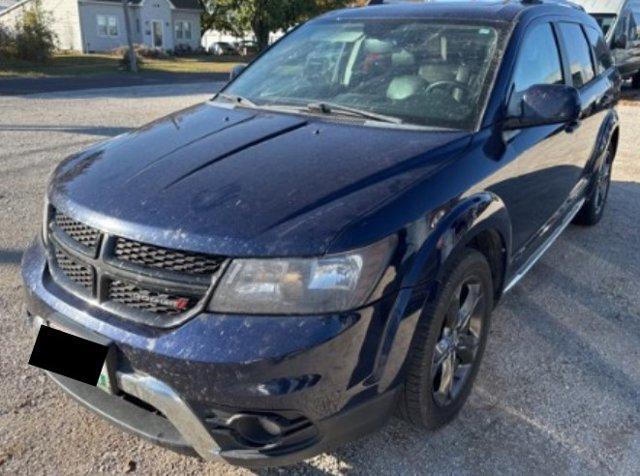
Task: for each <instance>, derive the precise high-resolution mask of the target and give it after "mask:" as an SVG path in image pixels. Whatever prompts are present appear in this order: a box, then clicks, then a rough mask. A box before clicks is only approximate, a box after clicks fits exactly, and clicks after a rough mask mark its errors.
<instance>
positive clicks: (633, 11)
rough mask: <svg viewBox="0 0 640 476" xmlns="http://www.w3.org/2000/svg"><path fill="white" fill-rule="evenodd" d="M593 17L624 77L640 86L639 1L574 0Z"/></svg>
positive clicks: (637, 86)
mask: <svg viewBox="0 0 640 476" xmlns="http://www.w3.org/2000/svg"><path fill="white" fill-rule="evenodd" d="M574 3H577V4H579V5H581V6H582V7H584V9H585V10H586V11H587V13H589V14H590V15H591V16H593V17H594V18H595V19H596V21H597V22H598V24H599V25H600V27H601V28H602V31H603V32H604V35H605V39H606V41H607V44H608V45H609V48H610V49H611V51H612V53H613V58H614V61H615V63H616V66H617V67H618V70H619V71H620V74H621V75H622V77H623V78H624V79H631V80H632V85H633V87H634V88H640V0H574Z"/></svg>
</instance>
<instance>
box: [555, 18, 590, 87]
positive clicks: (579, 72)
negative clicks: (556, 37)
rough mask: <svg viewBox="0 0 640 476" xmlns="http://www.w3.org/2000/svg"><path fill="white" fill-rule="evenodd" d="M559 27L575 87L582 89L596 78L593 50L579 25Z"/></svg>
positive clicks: (569, 24)
mask: <svg viewBox="0 0 640 476" xmlns="http://www.w3.org/2000/svg"><path fill="white" fill-rule="evenodd" d="M558 27H559V29H560V36H561V37H562V42H563V43H564V45H565V49H566V52H567V62H568V63H569V70H570V72H571V80H572V81H573V86H574V87H576V88H581V87H582V86H584V85H585V84H587V83H588V82H589V81H591V80H592V79H593V78H594V77H595V71H594V68H593V61H592V60H591V48H590V47H589V44H588V43H587V38H586V37H585V34H584V32H583V31H582V27H581V26H580V25H578V24H577V23H560V24H559V25H558Z"/></svg>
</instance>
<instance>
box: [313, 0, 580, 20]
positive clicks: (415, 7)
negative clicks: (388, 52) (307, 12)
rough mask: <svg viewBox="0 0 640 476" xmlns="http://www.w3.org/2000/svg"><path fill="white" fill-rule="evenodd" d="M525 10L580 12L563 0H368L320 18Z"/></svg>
mask: <svg viewBox="0 0 640 476" xmlns="http://www.w3.org/2000/svg"><path fill="white" fill-rule="evenodd" d="M526 11H535V12H538V13H540V14H552V13H559V14H567V13H570V12H575V13H581V14H584V12H583V10H582V8H581V7H579V6H577V5H576V4H575V3H572V2H567V1H563V0H520V1H518V0H484V1H483V0H480V1H478V0H476V1H455V0H448V1H447V0H443V1H433V0H426V1H407V0H386V1H385V0H372V2H370V4H369V6H366V7H362V8H351V9H346V10H336V11H334V12H330V13H328V14H325V15H323V17H322V18H334V19H336V18H340V19H358V18H360V19H364V18H409V17H412V18H421V17H422V18H443V19H444V18H446V19H457V20H474V19H476V20H485V21H496V22H515V21H517V19H518V18H519V17H520V15H521V14H522V13H524V12H526Z"/></svg>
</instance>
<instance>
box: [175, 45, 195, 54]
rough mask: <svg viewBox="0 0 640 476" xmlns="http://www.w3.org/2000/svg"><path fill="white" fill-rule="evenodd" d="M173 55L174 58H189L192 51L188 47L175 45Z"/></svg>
mask: <svg viewBox="0 0 640 476" xmlns="http://www.w3.org/2000/svg"><path fill="white" fill-rule="evenodd" d="M174 53H175V55H176V56H189V55H190V54H191V53H193V49H192V48H191V46H190V45H184V44H180V45H176V48H175V50H174Z"/></svg>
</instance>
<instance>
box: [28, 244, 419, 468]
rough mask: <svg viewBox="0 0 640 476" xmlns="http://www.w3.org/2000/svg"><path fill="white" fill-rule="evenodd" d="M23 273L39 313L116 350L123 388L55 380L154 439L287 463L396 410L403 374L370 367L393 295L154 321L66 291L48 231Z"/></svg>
mask: <svg viewBox="0 0 640 476" xmlns="http://www.w3.org/2000/svg"><path fill="white" fill-rule="evenodd" d="M23 278H24V281H25V289H26V300H27V310H28V313H29V315H30V316H32V318H33V319H34V321H38V322H42V321H44V322H46V323H52V324H54V325H56V326H58V327H62V328H65V329H68V330H70V331H71V332H73V333H76V334H79V335H81V336H84V337H86V338H88V339H92V340H97V341H108V342H110V343H112V344H113V345H114V347H115V348H116V349H117V354H118V359H117V360H118V364H117V369H116V381H117V387H118V391H119V394H118V395H111V394H107V393H105V392H102V391H100V390H97V389H95V388H93V387H87V386H85V385H83V384H79V383H76V382H74V381H71V380H69V379H65V378H64V377H60V376H52V377H53V378H54V380H56V382H57V383H58V384H59V385H61V386H62V388H63V389H65V391H67V392H68V393H70V394H71V395H72V396H74V397H75V398H76V399H77V400H79V401H81V402H82V403H83V404H84V405H86V406H88V407H89V408H90V409H92V410H93V411H95V412H96V413H98V414H100V415H101V416H103V417H105V418H107V419H108V420H110V421H112V422H113V423H115V424H117V425H119V426H121V427H123V428H125V429H126V430H129V431H132V432H134V433H136V434H138V435H140V436H142V437H145V438H147V439H149V440H151V441H153V442H155V443H157V444H160V445H163V446H167V447H170V448H173V449H175V450H177V451H180V452H183V453H193V452H195V453H197V454H198V455H200V456H201V457H202V458H204V459H214V458H217V457H221V458H224V459H225V460H227V461H229V462H231V463H233V464H238V465H242V466H248V467H260V466H281V465H287V464H292V463H295V462H297V461H299V460H301V459H304V458H307V457H311V456H313V455H315V454H317V453H319V452H322V451H325V450H327V449H328V448H330V447H332V446H334V445H337V444H340V443H342V442H344V441H348V440H351V439H353V438H356V437H358V436H360V435H362V434H364V433H367V432H369V431H372V430H374V429H375V428H377V427H379V426H381V425H382V424H383V423H384V422H385V421H386V420H387V418H388V416H389V415H390V413H391V411H392V408H393V405H394V401H395V394H396V388H397V386H398V385H397V384H398V381H399V380H398V378H389V377H388V376H387V378H383V379H382V380H381V379H380V378H374V379H372V378H371V376H372V375H374V374H375V370H376V369H375V365H376V362H375V361H376V356H377V349H378V348H379V347H380V340H381V336H382V334H383V332H382V331H383V329H384V327H385V323H386V320H387V316H388V315H389V313H390V312H391V309H392V308H393V306H394V303H395V301H396V300H397V299H395V298H396V297H395V296H394V298H393V299H385V300H383V301H380V302H378V303H376V304H374V305H372V306H370V307H368V308H365V309H362V310H359V311H354V312H350V313H345V314H336V315H327V316H307V317H295V318H292V317H256V316H222V315H213V314H202V315H200V316H197V317H195V318H194V319H192V320H190V321H189V322H186V323H184V324H183V325H181V326H179V327H177V328H174V329H153V328H149V327H145V326H143V325H141V324H136V323H132V322H127V321H124V320H122V319H120V318H118V317H117V316H114V315H111V314H108V313H107V312H105V311H104V310H102V309H100V308H97V307H94V306H92V305H91V304H90V303H88V302H85V301H82V300H80V299H78V298H76V297H75V296H73V295H72V294H70V293H68V292H66V291H65V290H64V289H62V288H60V287H59V286H58V285H57V284H56V283H55V282H54V280H53V279H52V278H51V276H50V275H49V273H48V270H47V263H46V256H45V251H44V247H43V245H42V243H41V242H40V241H39V240H36V242H34V244H33V245H32V246H31V247H30V248H29V249H28V250H27V252H26V253H25V255H24V259H23ZM40 320H42V321H40ZM409 327H411V326H409ZM405 340H406V338H405ZM401 358H402V356H401V355H395V356H394V359H392V360H393V361H395V360H398V359H401ZM395 368H396V369H399V365H397V364H396V366H395ZM393 373H394V374H396V373H397V372H396V371H395V370H394V371H393ZM382 381H383V382H384V383H381V382H382ZM256 431H257V433H256ZM274 435H275V436H274Z"/></svg>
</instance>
